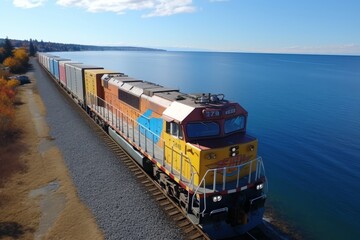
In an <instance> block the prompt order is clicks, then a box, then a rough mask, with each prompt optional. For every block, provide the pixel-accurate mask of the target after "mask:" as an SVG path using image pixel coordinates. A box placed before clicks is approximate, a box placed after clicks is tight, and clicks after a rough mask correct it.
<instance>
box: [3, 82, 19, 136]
mask: <svg viewBox="0 0 360 240" xmlns="http://www.w3.org/2000/svg"><path fill="white" fill-rule="evenodd" d="M17 85H19V81H18V80H15V79H12V80H5V79H4V78H0V136H5V135H6V132H7V131H11V130H12V127H13V121H14V117H15V109H14V102H15V93H16V91H15V87H16V86H17Z"/></svg>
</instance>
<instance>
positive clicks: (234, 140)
mask: <svg viewBox="0 0 360 240" xmlns="http://www.w3.org/2000/svg"><path fill="white" fill-rule="evenodd" d="M38 58H39V62H40V64H41V65H42V66H43V67H44V68H45V69H46V70H47V71H48V72H49V73H50V74H51V75H52V76H53V79H54V80H55V81H57V82H58V83H60V84H61V85H62V86H63V87H64V88H65V89H67V91H69V93H70V95H71V96H72V97H73V98H74V99H75V100H76V101H77V102H78V103H79V104H80V105H81V106H82V107H83V108H84V109H85V110H86V111H87V112H88V114H89V115H90V116H91V117H92V118H93V119H94V120H95V121H96V122H97V123H98V124H100V125H101V126H102V127H103V128H104V129H105V130H106V131H107V132H108V134H109V135H110V136H111V137H112V138H113V139H114V140H115V141H117V142H118V143H119V144H120V145H121V146H122V147H123V148H124V149H125V150H126V151H127V152H128V153H129V154H130V155H131V156H132V157H133V158H134V159H135V160H136V161H137V163H138V164H139V165H141V166H142V167H143V168H144V170H145V171H146V172H147V173H148V174H150V175H151V176H152V177H153V178H154V179H156V180H157V181H158V183H159V184H160V186H161V187H162V188H163V189H164V191H166V193H167V194H168V195H169V196H170V197H171V198H173V199H174V200H175V201H177V202H178V204H179V206H180V207H181V208H182V210H183V211H184V213H185V214H186V215H187V217H188V218H189V219H190V220H191V221H193V222H194V223H195V224H198V225H199V226H200V227H201V228H202V229H203V230H204V231H205V232H206V233H207V234H208V235H209V236H211V237H213V238H224V237H233V236H237V235H239V234H243V233H246V232H247V231H249V230H251V229H253V228H254V227H256V226H257V225H259V224H261V223H262V221H263V220H262V218H263V214H264V204H265V200H266V192H267V179H266V175H265V169H264V164H263V160H262V158H261V157H260V156H258V154H257V150H258V140H257V138H255V137H253V136H250V135H249V134H247V133H246V126H247V116H248V113H247V111H246V110H245V109H244V108H243V107H242V106H241V105H240V104H238V103H236V102H231V101H229V100H226V99H225V97H224V95H223V94H210V93H197V94H186V93H183V92H180V91H179V90H178V89H173V88H166V87H163V86H160V85H158V84H155V83H151V82H147V81H143V80H138V79H135V78H132V77H129V76H127V75H125V74H124V73H119V72H117V71H111V70H104V69H102V68H101V67H94V66H88V65H84V64H74V63H72V62H69V60H68V59H63V60H62V59H61V58H59V57H57V56H52V55H49V54H46V53H39V54H38ZM54 59H56V60H54ZM62 61H63V62H62ZM51 64H58V65H59V66H60V71H65V72H66V74H65V75H64V74H62V76H61V77H60V79H62V80H61V81H60V80H59V78H58V77H57V76H55V75H54V73H53V71H51V69H56V67H54V66H52V67H51V68H50V66H51ZM57 68H59V67H57ZM72 71H75V72H72ZM76 71H78V75H77V77H74V76H75V75H76Z"/></svg>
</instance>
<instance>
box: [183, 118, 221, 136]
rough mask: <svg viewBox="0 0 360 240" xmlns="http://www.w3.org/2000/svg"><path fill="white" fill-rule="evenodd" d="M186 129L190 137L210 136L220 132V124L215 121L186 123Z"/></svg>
mask: <svg viewBox="0 0 360 240" xmlns="http://www.w3.org/2000/svg"><path fill="white" fill-rule="evenodd" d="M186 131H187V135H188V136H189V137H190V138H198V137H212V136H217V135H219V134H220V126H219V124H218V123H217V122H195V123H188V124H187V125H186Z"/></svg>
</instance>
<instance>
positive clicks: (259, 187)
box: [256, 183, 264, 190]
mask: <svg viewBox="0 0 360 240" xmlns="http://www.w3.org/2000/svg"><path fill="white" fill-rule="evenodd" d="M263 188H264V184H263V183H260V184H258V185H256V190H261V189H263Z"/></svg>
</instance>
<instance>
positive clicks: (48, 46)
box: [0, 38, 165, 52]
mask: <svg viewBox="0 0 360 240" xmlns="http://www.w3.org/2000/svg"><path fill="white" fill-rule="evenodd" d="M9 40H10V41H11V44H12V45H13V46H14V47H25V48H29V46H30V41H32V43H33V45H34V47H35V49H36V50H37V51H39V52H68V51H165V50H163V49H155V48H144V47H129V46H112V47H110V46H92V45H80V44H64V43H54V42H44V41H38V40H30V41H29V40H16V39H9ZM4 41H5V39H4V38H0V44H1V43H3V42H4Z"/></svg>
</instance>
